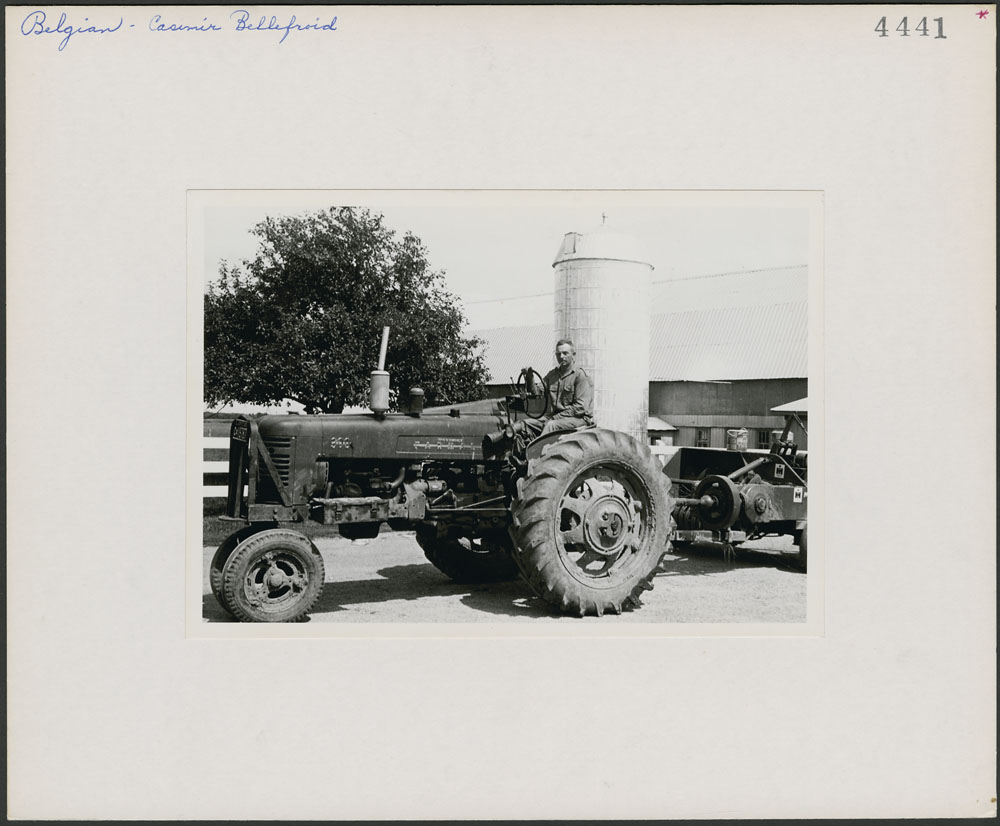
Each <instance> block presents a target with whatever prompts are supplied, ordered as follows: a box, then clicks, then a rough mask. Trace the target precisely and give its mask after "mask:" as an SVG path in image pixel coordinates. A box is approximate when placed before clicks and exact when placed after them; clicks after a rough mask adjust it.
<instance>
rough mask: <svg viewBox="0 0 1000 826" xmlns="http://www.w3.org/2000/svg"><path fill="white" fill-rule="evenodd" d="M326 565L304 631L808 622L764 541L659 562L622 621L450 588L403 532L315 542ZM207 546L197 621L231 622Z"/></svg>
mask: <svg viewBox="0 0 1000 826" xmlns="http://www.w3.org/2000/svg"><path fill="white" fill-rule="evenodd" d="M313 541H314V542H315V543H316V546H317V547H318V548H319V550H320V553H321V554H322V555H323V561H324V563H325V565H326V585H325V587H324V589H323V593H322V594H321V595H320V598H319V600H318V601H317V603H316V605H315V606H314V607H313V610H312V611H311V612H310V621H311V622H340V623H354V622H360V623H363V622H498V621H504V622H506V621H512V622H535V623H538V622H542V621H546V622H551V621H553V619H556V620H558V621H560V622H576V623H579V622H601V623H622V622H624V623H629V622H643V623H649V622H704V623H732V622H805V619H806V577H805V575H804V574H803V573H801V572H800V571H798V570H797V569H796V568H795V553H796V552H797V548H795V546H794V545H793V544H792V539H791V537H787V536H783V537H768V538H765V539H759V540H757V541H756V542H749V543H746V544H745V545H742V546H741V547H740V550H739V551H738V553H737V556H736V560H735V562H733V563H730V562H727V561H725V560H724V559H723V557H722V552H721V551H720V550H718V549H716V548H712V547H706V548H696V549H693V550H690V551H685V552H684V553H671V554H670V555H668V556H667V557H666V561H667V566H666V568H667V569H666V571H664V572H663V573H661V574H660V575H658V576H657V577H656V579H655V581H654V585H655V587H654V589H653V590H652V591H650V592H647V593H646V594H645V595H644V597H643V606H642V609H641V610H639V611H629V612H626V613H624V614H622V615H621V616H606V617H601V618H597V617H587V618H584V619H582V620H581V619H580V618H576V617H553V615H552V614H551V613H550V612H549V611H548V610H547V608H546V606H545V603H543V602H542V601H541V600H540V599H538V598H537V597H535V596H533V595H532V594H531V592H530V591H529V590H528V588H527V586H526V585H525V584H524V583H523V582H521V581H519V580H518V581H515V582H508V583H502V584H498V585H488V586H487V585H483V586H478V585H477V586H470V585H457V584H455V583H454V582H452V581H451V580H450V579H448V578H447V577H446V576H445V575H444V574H442V573H441V572H440V571H438V570H437V569H436V568H435V567H434V566H433V565H431V564H430V563H429V562H428V561H427V559H426V558H425V557H424V554H423V551H421V550H420V547H419V546H418V545H417V543H416V541H415V540H414V538H413V533H412V532H409V531H400V532H393V531H390V530H388V529H387V528H383V532H382V533H381V534H380V535H379V536H378V537H376V538H375V539H370V540H361V541H358V542H351V541H349V540H346V539H343V538H342V537H340V536H339V535H338V536H334V537H324V536H320V537H314V540H313ZM214 552H215V548H214V547H206V548H204V552H203V560H204V577H203V582H204V595H203V602H202V605H203V611H202V616H203V618H204V620H205V621H206V622H232V621H233V619H232V617H230V616H229V614H227V613H226V612H225V611H224V610H223V609H222V607H221V606H220V605H219V604H218V602H217V601H216V599H215V597H214V596H212V592H211V588H210V587H209V584H208V566H209V563H210V562H211V559H212V554H213V553H214Z"/></svg>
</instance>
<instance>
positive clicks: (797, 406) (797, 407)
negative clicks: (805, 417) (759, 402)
mask: <svg viewBox="0 0 1000 826" xmlns="http://www.w3.org/2000/svg"><path fill="white" fill-rule="evenodd" d="M771 412H772V413H808V412H809V397H808V396H806V398H804V399H796V400H795V401H793V402H788V403H786V404H779V405H778V406H777V407H772V408H771Z"/></svg>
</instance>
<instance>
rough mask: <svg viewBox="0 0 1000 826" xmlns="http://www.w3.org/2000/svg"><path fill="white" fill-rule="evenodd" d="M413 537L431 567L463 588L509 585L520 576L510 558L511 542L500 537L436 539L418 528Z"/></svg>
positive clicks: (515, 564)
mask: <svg viewBox="0 0 1000 826" xmlns="http://www.w3.org/2000/svg"><path fill="white" fill-rule="evenodd" d="M416 537H417V544H418V545H420V547H421V548H422V549H423V552H424V556H426V557H427V560H428V561H429V562H430V563H431V565H433V566H434V567H435V568H437V569H438V570H439V571H440V572H441V573H443V574H444V575H445V576H447V577H449V578H451V579H453V580H454V581H455V582H458V583H461V584H463V585H474V584H476V583H482V582H508V581H510V580H512V579H517V577H518V575H519V571H518V567H517V563H516V562H514V559H513V557H512V556H511V550H512V546H511V542H510V539H509V538H508V537H506V536H503V535H502V534H500V535H498V536H489V537H482V538H476V539H470V538H466V537H461V538H457V537H448V538H447V539H438V538H437V537H435V536H430V535H428V534H427V533H426V532H423V531H420V530H419V529H418V530H417V533H416Z"/></svg>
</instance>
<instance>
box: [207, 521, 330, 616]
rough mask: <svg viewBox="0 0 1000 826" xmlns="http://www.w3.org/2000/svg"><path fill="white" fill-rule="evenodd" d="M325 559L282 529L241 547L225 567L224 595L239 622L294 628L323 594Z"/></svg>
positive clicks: (303, 540)
mask: <svg viewBox="0 0 1000 826" xmlns="http://www.w3.org/2000/svg"><path fill="white" fill-rule="evenodd" d="M324 578H325V570H324V566H323V557H321V556H320V554H319V551H318V550H317V548H316V546H315V545H313V543H312V542H310V541H309V539H308V538H307V537H305V536H303V535H302V534H300V533H297V532H295V531H290V530H286V529H282V528H278V529H275V530H268V531H263V532H261V533H258V534H255V535H254V536H251V537H250V538H248V539H246V540H244V541H243V542H241V543H240V544H239V545H238V546H237V547H236V549H235V550H234V551H233V553H232V556H231V557H230V559H229V561H228V562H227V563H226V566H225V569H224V571H223V577H222V593H223V597H224V599H225V601H226V604H227V605H228V609H229V611H230V612H231V613H232V614H233V616H235V617H236V618H237V619H239V620H242V621H243V622H297V621H299V620H301V619H304V618H305V615H306V613H308V611H309V609H310V608H312V606H313V603H315V602H316V600H317V598H318V597H319V595H320V591H322V589H323V580H324Z"/></svg>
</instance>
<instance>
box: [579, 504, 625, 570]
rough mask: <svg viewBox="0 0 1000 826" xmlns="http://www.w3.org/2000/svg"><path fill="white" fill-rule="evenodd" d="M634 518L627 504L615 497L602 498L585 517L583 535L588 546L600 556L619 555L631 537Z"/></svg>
mask: <svg viewBox="0 0 1000 826" xmlns="http://www.w3.org/2000/svg"><path fill="white" fill-rule="evenodd" d="M631 521H632V517H631V514H630V513H629V509H628V506H627V504H626V503H625V502H624V501H622V500H621V499H619V498H617V497H615V496H602V497H600V498H599V499H597V500H596V501H594V502H593V503H592V504H591V506H590V507H589V508H587V512H586V514H585V515H584V520H583V535H584V537H585V538H586V540H587V545H588V546H589V547H590V548H592V549H593V550H594V551H596V552H597V553H599V554H602V555H604V556H610V555H613V554H616V553H618V552H619V551H620V550H621V548H622V546H623V545H624V544H625V541H626V539H627V538H628V536H629V528H630V526H631Z"/></svg>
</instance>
